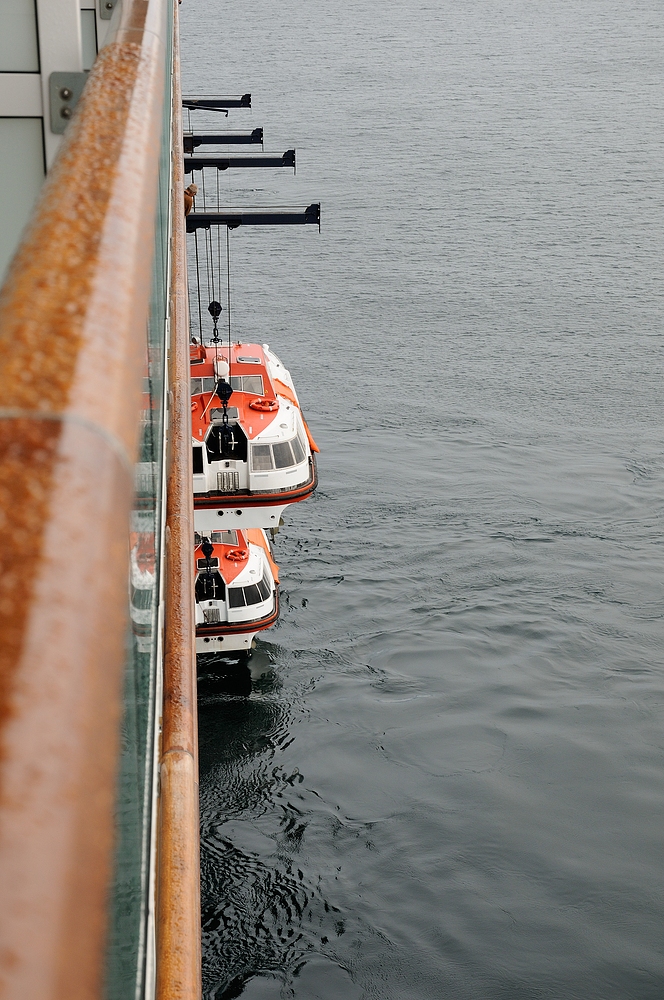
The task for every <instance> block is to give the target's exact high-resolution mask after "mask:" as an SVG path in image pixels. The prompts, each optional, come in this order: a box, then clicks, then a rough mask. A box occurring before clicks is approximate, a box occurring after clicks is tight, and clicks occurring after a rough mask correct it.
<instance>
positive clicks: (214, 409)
mask: <svg viewBox="0 0 664 1000" xmlns="http://www.w3.org/2000/svg"><path fill="white" fill-rule="evenodd" d="M189 353H190V363H191V379H192V393H191V411H192V412H191V422H192V434H193V436H194V437H195V438H198V439H200V438H203V437H205V435H206V431H207V428H208V427H209V425H210V424H211V423H212V422H213V419H214V418H218V416H219V413H220V411H221V409H222V403H221V400H220V399H219V398H218V396H217V394H216V392H215V391H214V386H216V384H217V381H218V375H219V370H218V363H219V362H222V364H223V363H225V364H228V345H226V346H225V347H222V346H221V345H219V346H217V347H214V346H213V347H205V346H203V345H200V344H192V345H191V347H190V352H189ZM215 362H217V364H215ZM229 377H230V379H231V384H233V383H234V387H233V395H232V396H231V399H230V401H229V404H228V412H229V416H230V417H231V419H233V420H238V421H239V423H240V424H241V426H242V429H243V431H244V433H245V434H246V435H247V437H248V438H249V439H252V438H255V437H257V436H258V435H259V434H262V433H263V432H264V431H265V430H266V429H267V428H268V427H269V425H270V424H271V423H272V422H273V421H274V420H275V418H276V417H277V416H278V415H279V410H280V404H281V402H282V401H284V400H285V401H286V404H287V405H288V404H293V405H294V406H296V407H297V408H298V409H299V405H300V404H299V402H298V398H297V395H296V393H295V388H294V386H293V383H292V380H291V377H290V373H289V372H288V371H287V369H286V368H284V366H283V364H282V363H281V361H279V359H278V358H277V357H276V355H274V354H273V353H272V352H271V351H270V349H269V347H268V346H267V344H248V343H242V344H232V345H231V360H230V374H229ZM198 380H200V382H199V381H198ZM211 380H214V382H213V381H211ZM238 382H240V385H238ZM261 389H262V391H258V390H261ZM197 390H198V391H197Z"/></svg>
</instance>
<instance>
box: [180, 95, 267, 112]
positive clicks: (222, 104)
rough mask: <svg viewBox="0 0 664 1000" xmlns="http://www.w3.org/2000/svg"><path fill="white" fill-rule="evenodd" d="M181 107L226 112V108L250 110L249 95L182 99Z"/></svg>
mask: <svg viewBox="0 0 664 1000" xmlns="http://www.w3.org/2000/svg"><path fill="white" fill-rule="evenodd" d="M182 107H183V108H189V109H190V110H194V109H196V108H198V109H204V110H205V111H226V110H227V109H228V108H250V107H251V94H243V95H242V97H183V98H182Z"/></svg>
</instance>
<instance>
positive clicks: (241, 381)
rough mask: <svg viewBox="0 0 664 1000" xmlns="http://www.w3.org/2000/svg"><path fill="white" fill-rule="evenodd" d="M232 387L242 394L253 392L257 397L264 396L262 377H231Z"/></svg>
mask: <svg viewBox="0 0 664 1000" xmlns="http://www.w3.org/2000/svg"><path fill="white" fill-rule="evenodd" d="M231 386H232V387H233V389H238V390H239V391H240V392H253V393H255V395H256V396H262V395H263V376H262V375H231Z"/></svg>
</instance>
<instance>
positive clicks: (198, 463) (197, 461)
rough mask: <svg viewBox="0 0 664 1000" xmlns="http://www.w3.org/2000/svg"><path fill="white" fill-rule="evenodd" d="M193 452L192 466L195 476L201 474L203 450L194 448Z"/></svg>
mask: <svg viewBox="0 0 664 1000" xmlns="http://www.w3.org/2000/svg"><path fill="white" fill-rule="evenodd" d="M193 452H194V458H193V463H192V464H193V469H194V475H195V476H197V475H200V474H201V473H202V472H203V449H202V448H194V449H193Z"/></svg>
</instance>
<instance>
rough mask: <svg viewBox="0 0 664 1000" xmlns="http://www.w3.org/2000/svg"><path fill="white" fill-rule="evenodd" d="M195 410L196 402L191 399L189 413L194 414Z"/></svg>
mask: <svg viewBox="0 0 664 1000" xmlns="http://www.w3.org/2000/svg"><path fill="white" fill-rule="evenodd" d="M197 409H198V403H197V402H196V400H195V399H192V401H191V412H192V413H194V412H195V411H196V410H197Z"/></svg>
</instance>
